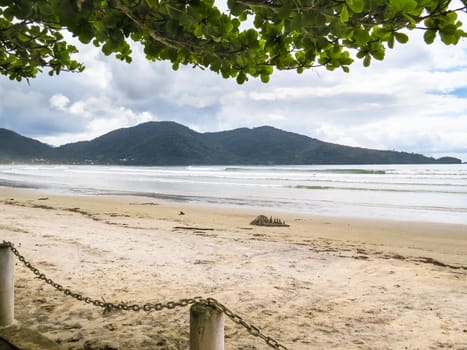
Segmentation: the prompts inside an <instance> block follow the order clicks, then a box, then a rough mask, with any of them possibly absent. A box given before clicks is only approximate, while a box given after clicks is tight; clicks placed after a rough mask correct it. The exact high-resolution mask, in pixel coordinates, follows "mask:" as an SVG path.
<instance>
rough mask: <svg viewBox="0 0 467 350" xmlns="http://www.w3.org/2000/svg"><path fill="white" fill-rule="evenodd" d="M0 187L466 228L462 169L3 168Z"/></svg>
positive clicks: (466, 172)
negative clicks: (461, 225) (452, 224)
mask: <svg viewBox="0 0 467 350" xmlns="http://www.w3.org/2000/svg"><path fill="white" fill-rule="evenodd" d="M0 185H1V186H9V187H26V188H37V189H41V190H44V191H48V192H53V193H57V192H58V193H68V194H70V193H73V194H93V195H101V194H137V195H142V196H148V197H154V198H158V199H159V200H163V201H172V202H175V201H184V202H190V203H199V204H204V205H213V206H223V207H244V208H245V207H247V208H251V210H252V213H254V214H255V215H256V214H265V215H270V214H273V213H274V212H277V211H287V212H294V213H303V214H311V215H332V216H350V217H360V218H384V219H390V220H410V221H423V222H442V223H458V224H467V164H454V165H451V164H449V165H448V164H443V165H431V164H430V165H347V166H346V165H338V166H337V165H336V166H332V165H303V166H183V167H135V166H96V165H92V166H91V165H90V166H82V165H76V166H74V165H2V166H0Z"/></svg>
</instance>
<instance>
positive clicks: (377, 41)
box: [0, 0, 467, 83]
mask: <svg viewBox="0 0 467 350" xmlns="http://www.w3.org/2000/svg"><path fill="white" fill-rule="evenodd" d="M226 6H227V8H228V10H226V11H221V10H220V9H219V7H218V6H216V3H215V2H214V0H12V1H7V0H0V73H1V74H3V75H6V76H8V77H9V78H10V79H16V80H21V79H23V78H26V79H27V78H32V77H35V76H36V75H37V74H38V72H40V71H41V70H42V69H43V68H49V74H51V75H53V74H59V73H60V72H61V71H81V70H83V68H84V67H83V66H82V65H81V64H80V63H79V62H77V61H75V60H74V59H72V54H73V53H76V52H77V49H76V47H75V46H73V45H71V44H69V43H68V42H67V41H66V39H65V38H64V36H63V34H64V31H65V30H67V31H69V32H70V33H71V34H72V35H73V36H76V37H77V38H79V40H80V41H81V42H82V43H85V44H88V43H93V44H94V45H96V46H99V47H101V49H102V51H103V53H104V54H106V55H111V54H115V55H116V57H117V58H118V59H121V60H124V61H126V62H131V47H130V43H131V41H133V42H137V43H140V44H141V45H142V46H143V47H144V52H145V54H146V57H147V59H149V60H153V61H158V60H168V61H170V62H172V65H173V68H174V69H177V68H178V67H179V65H180V64H183V65H194V66H196V67H200V68H208V69H211V70H212V71H214V72H217V73H219V74H221V75H222V76H223V77H224V78H236V79H237V82H238V83H243V82H244V81H245V80H247V79H248V77H249V76H252V77H260V78H261V80H262V81H263V82H267V81H268V80H269V77H270V75H271V74H272V72H273V69H274V68H276V69H279V70H285V69H294V70H296V71H297V72H299V73H301V72H302V71H303V70H305V69H308V68H312V67H316V66H325V67H326V68H327V69H329V70H334V69H336V68H341V69H343V70H344V71H346V72H347V71H348V70H349V65H350V64H351V63H352V62H353V61H354V59H353V57H355V56H356V57H357V58H359V59H362V60H363V64H364V65H365V66H368V65H370V63H371V60H372V59H377V60H382V59H383V58H384V55H385V50H386V49H387V48H393V47H394V45H395V44H396V43H401V44H404V43H406V42H407V41H408V36H407V34H406V33H407V29H408V30H412V29H421V30H424V40H425V42H426V43H427V44H431V43H433V41H434V40H435V39H436V37H440V39H441V41H442V42H443V43H445V44H447V45H451V44H454V45H455V44H457V43H458V42H459V40H460V39H461V38H462V37H466V36H467V33H466V32H465V31H464V30H463V28H462V23H461V22H460V21H459V20H458V13H459V12H461V11H464V12H465V11H466V8H467V0H462V2H460V5H459V7H458V8H452V5H451V0H228V1H227V4H226ZM352 52H353V53H352ZM351 53H352V54H351Z"/></svg>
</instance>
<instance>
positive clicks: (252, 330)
mask: <svg viewBox="0 0 467 350" xmlns="http://www.w3.org/2000/svg"><path fill="white" fill-rule="evenodd" d="M0 247H8V248H9V249H10V250H11V252H12V253H13V254H14V255H15V256H16V257H17V258H18V260H19V261H20V262H22V263H23V264H24V265H25V266H26V267H27V268H28V269H29V270H31V271H32V272H33V273H34V275H36V277H37V278H39V279H40V280H43V281H44V282H45V283H47V284H49V285H51V286H52V287H53V288H55V289H56V290H58V291H59V292H62V293H64V294H65V295H66V296H69V297H71V298H74V299H76V300H78V301H81V302H84V303H86V304H91V305H94V306H97V307H100V308H103V309H104V311H105V312H109V311H112V310H123V311H136V312H138V311H145V312H151V311H161V310H163V309H175V308H177V307H186V306H188V305H193V304H203V305H208V306H211V307H214V308H216V309H217V310H219V311H221V312H222V313H224V314H225V315H226V316H227V317H228V318H230V319H231V320H232V321H233V322H234V323H236V324H237V325H240V326H242V327H244V328H245V329H246V330H247V332H248V333H249V334H250V335H252V336H254V337H257V338H260V339H262V340H263V341H264V342H265V343H266V344H267V345H269V346H270V347H271V348H273V349H279V350H288V348H286V347H285V346H284V345H282V344H280V343H279V342H278V341H277V340H275V339H274V338H271V337H269V336H267V335H265V334H264V333H263V332H262V331H261V330H260V329H259V328H258V327H256V326H254V325H253V324H251V323H248V322H246V321H245V320H244V319H243V318H242V317H241V316H240V315H238V314H236V313H235V312H233V311H232V310H230V309H229V308H227V307H226V306H225V305H223V304H222V303H220V302H219V301H217V300H216V299H214V298H203V297H200V296H197V297H193V298H184V299H179V300H175V301H169V302H165V303H154V304H153V303H146V304H143V305H140V304H127V303H118V304H115V303H109V302H106V301H104V300H98V299H92V298H89V297H86V296H83V295H82V294H80V293H75V292H73V291H71V290H70V289H68V288H65V287H63V286H62V285H61V284H59V283H56V282H55V281H53V280H52V279H51V278H48V277H47V276H46V275H45V274H44V273H42V272H41V271H40V270H39V269H37V268H36V267H34V266H33V265H32V264H31V263H30V262H29V261H28V260H26V258H25V257H24V256H23V255H21V254H20V252H19V251H18V249H16V248H15V247H14V245H13V243H11V242H7V241H3V243H1V244H0Z"/></svg>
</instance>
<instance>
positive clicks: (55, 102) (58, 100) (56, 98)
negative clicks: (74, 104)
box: [50, 94, 70, 111]
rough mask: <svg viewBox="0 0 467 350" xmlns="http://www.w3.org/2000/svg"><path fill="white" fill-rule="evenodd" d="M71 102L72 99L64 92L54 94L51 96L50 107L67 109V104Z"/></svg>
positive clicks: (60, 109) (61, 109)
mask: <svg viewBox="0 0 467 350" xmlns="http://www.w3.org/2000/svg"><path fill="white" fill-rule="evenodd" d="M69 103H70V99H69V98H68V97H66V96H64V95H62V94H57V95H52V97H51V98H50V107H52V108H55V109H58V110H59V111H65V110H66V106H67V105H68V104H69Z"/></svg>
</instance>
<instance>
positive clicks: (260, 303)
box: [0, 187, 467, 350]
mask: <svg viewBox="0 0 467 350" xmlns="http://www.w3.org/2000/svg"><path fill="white" fill-rule="evenodd" d="M182 213H183V214H182ZM260 214H263V215H266V216H270V215H269V214H270V213H268V212H261V211H260V210H258V211H255V212H252V211H251V210H250V209H247V210H241V209H235V210H233V209H227V210H226V209H225V208H220V209H219V208H212V207H206V206H199V205H192V204H186V203H170V204H168V203H165V202H164V203H163V202H161V201H159V200H157V199H154V198H148V197H133V196H86V195H82V196H68V195H65V196H64V195H51V194H49V193H47V194H44V193H43V192H41V191H37V190H25V189H16V188H15V189H12V188H4V187H0V240H7V241H12V242H13V243H14V244H15V246H16V247H17V248H18V250H20V252H21V253H22V254H23V255H24V256H25V257H26V258H27V259H28V260H30V261H31V263H33V265H37V267H38V268H39V269H40V270H41V271H43V272H44V273H45V274H46V275H47V276H48V277H50V278H53V279H54V280H56V281H57V282H59V283H62V284H63V285H64V286H66V287H69V288H70V289H72V290H77V291H78V292H81V293H83V294H84V295H86V296H90V297H93V298H99V297H101V298H102V299H104V300H106V301H109V302H121V301H124V302H129V303H144V302H163V301H169V300H177V299H178V298H191V297H194V296H197V295H201V296H205V297H214V298H216V299H217V300H219V301H220V302H222V303H224V304H225V305H226V306H228V307H229V308H231V309H233V310H234V311H235V312H237V313H239V314H241V315H242V316H245V319H246V320H247V321H248V322H251V323H253V324H254V325H255V326H257V327H259V328H260V329H262V330H264V331H265V333H266V334H268V335H270V336H272V337H274V338H277V339H278V340H279V341H280V342H281V343H284V344H285V345H286V346H287V347H288V348H289V349H299V350H300V349H309V348H329V347H331V346H332V347H334V348H336V349H404V348H408V349H417V348H424V349H425V348H426V349H428V348H439V347H442V346H444V347H451V348H456V349H464V348H465V344H467V330H466V329H465V319H467V311H465V307H464V306H465V305H466V304H467V293H465V291H466V285H467V225H458V224H433V223H416V222H402V221H401V222H399V221H388V220H386V221H385V220H372V219H352V218H343V217H340V218H338V217H319V216H309V215H308V216H305V215H303V214H301V213H300V214H293V213H281V214H279V213H277V214H275V213H273V214H271V215H272V216H276V215H277V216H278V217H280V219H282V220H285V222H286V223H287V224H289V225H290V227H261V226H252V225H250V222H251V221H252V220H253V219H254V218H256V216H258V215H260ZM15 274H16V282H15V283H16V304H17V308H16V309H17V311H16V318H17V320H18V321H19V322H22V323H25V324H28V326H29V325H31V326H32V328H35V329H36V330H38V331H40V332H43V333H44V334H46V335H47V336H49V337H50V338H52V339H54V340H55V341H57V342H59V343H61V344H63V345H65V346H66V347H67V348H68V349H73V350H78V349H87V350H98V349H99V350H101V349H186V348H187V337H188V333H187V332H188V330H189V325H188V319H187V318H188V310H173V311H169V310H167V311H164V312H161V313H144V312H142V313H135V312H132V313H128V312H127V313H125V312H120V311H119V312H111V313H109V314H106V313H105V312H104V313H103V312H102V310H99V309H96V308H95V307H92V306H90V305H87V304H84V303H80V302H78V301H76V300H73V299H70V298H67V297H66V296H64V295H63V293H59V292H57V291H55V290H53V289H52V288H51V287H50V286H48V285H44V284H43V282H42V281H39V280H38V279H36V278H34V276H33V275H32V274H31V272H30V271H27V270H26V269H25V268H24V267H22V266H20V265H18V266H17V267H16V271H15ZM106 347H107V348H106ZM226 348H227V349H268V347H267V345H264V343H262V341H261V340H258V339H255V338H253V337H251V336H249V335H248V334H247V333H246V331H245V330H242V329H241V328H238V327H236V326H235V325H233V324H232V323H231V322H229V321H227V320H226Z"/></svg>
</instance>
